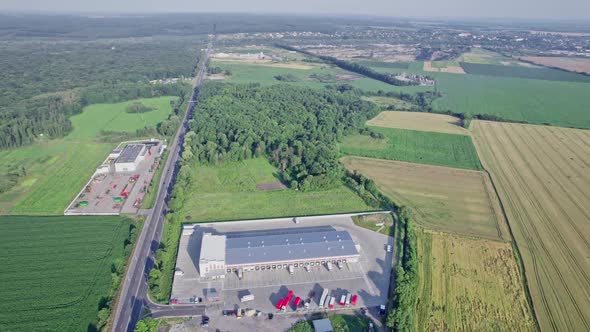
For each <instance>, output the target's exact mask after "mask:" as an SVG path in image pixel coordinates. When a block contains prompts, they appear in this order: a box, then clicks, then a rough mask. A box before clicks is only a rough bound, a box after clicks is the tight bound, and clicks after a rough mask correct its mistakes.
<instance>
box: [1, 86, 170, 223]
mask: <svg viewBox="0 0 590 332" xmlns="http://www.w3.org/2000/svg"><path fill="white" fill-rule="evenodd" d="M172 98H174V97H160V98H150V99H140V100H139V101H141V102H142V103H144V104H145V105H147V106H152V107H156V108H157V109H156V110H153V111H150V112H147V113H135V114H130V113H126V112H125V107H126V106H127V105H128V104H129V102H125V103H118V104H98V105H91V106H88V107H86V108H85V109H84V112H82V113H81V114H78V115H75V116H73V117H72V118H71V120H72V124H73V128H74V129H73V131H72V132H71V133H70V134H69V135H68V136H66V137H65V138H63V139H55V140H40V141H39V142H37V143H35V144H33V145H29V146H24V147H20V148H17V149H11V150H3V151H0V169H10V168H14V167H16V166H20V165H22V166H24V167H25V169H26V173H27V174H26V176H25V177H24V178H22V179H21V180H20V181H19V183H18V184H17V185H16V186H15V187H13V188H11V189H10V190H9V191H7V192H5V193H2V194H0V214H9V213H10V214H41V215H43V214H61V213H63V210H64V209H65V207H66V206H67V205H68V203H69V202H70V201H71V200H72V199H73V198H74V196H75V195H76V193H78V191H79V190H80V189H81V188H82V186H83V185H84V183H86V181H88V177H89V176H90V174H92V172H93V171H94V169H95V168H96V166H98V164H99V163H100V162H101V161H102V160H103V159H104V158H105V157H106V155H107V154H108V152H109V151H110V150H111V149H113V148H114V147H115V146H116V144H112V143H100V142H97V141H95V138H96V135H97V133H98V132H100V131H101V130H116V131H127V132H134V131H135V130H136V129H139V128H143V127H144V126H146V125H147V126H154V125H155V124H157V123H158V122H160V121H162V120H164V119H165V118H166V117H167V116H168V114H169V113H170V112H171V108H170V104H169V103H170V100H171V99H172Z"/></svg>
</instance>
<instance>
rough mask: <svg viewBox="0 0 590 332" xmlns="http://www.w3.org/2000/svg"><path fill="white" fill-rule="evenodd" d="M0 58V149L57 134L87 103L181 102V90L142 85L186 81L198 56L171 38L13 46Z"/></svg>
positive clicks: (183, 89) (5, 47) (17, 43)
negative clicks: (171, 99)
mask: <svg viewBox="0 0 590 332" xmlns="http://www.w3.org/2000/svg"><path fill="white" fill-rule="evenodd" d="M0 52H2V54H3V56H2V57H0V64H1V65H2V68H3V70H2V73H0V76H1V77H2V79H1V80H0V149H4V148H14V147H18V146H22V145H26V144H30V143H32V142H34V141H35V140H36V139H38V138H39V137H41V136H45V137H49V138H56V137H63V136H65V135H66V134H67V133H69V132H70V131H71V129H72V127H71V123H70V121H69V117H70V116H72V115H74V114H77V113H80V112H81V111H82V109H83V107H84V106H86V105H89V104H93V103H111V102H120V101H125V100H130V99H135V98H140V97H157V96H162V95H175V96H181V94H182V96H181V97H184V95H185V94H186V91H187V88H186V86H184V85H181V84H172V85H152V84H149V83H148V81H150V80H154V79H162V78H170V77H179V76H187V77H188V76H191V75H192V73H193V71H194V66H195V64H196V63H197V59H198V54H199V53H198V49H197V48H196V46H195V44H194V41H189V40H184V39H179V38H170V39H158V38H150V39H149V40H148V39H146V40H129V39H123V40H95V41H90V42H73V41H58V42H55V41H52V42H49V41H38V42H23V41H15V42H6V43H2V44H0ZM163 129H164V130H166V125H164V128H163Z"/></svg>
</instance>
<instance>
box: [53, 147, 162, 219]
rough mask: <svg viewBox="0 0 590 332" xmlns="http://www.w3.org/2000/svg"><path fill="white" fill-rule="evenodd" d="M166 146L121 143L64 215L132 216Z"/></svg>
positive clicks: (138, 206) (98, 168)
mask: <svg viewBox="0 0 590 332" xmlns="http://www.w3.org/2000/svg"><path fill="white" fill-rule="evenodd" d="M164 148H165V145H163V143H162V142H161V141H158V140H147V141H134V142H123V143H121V144H119V146H118V147H117V148H115V149H114V150H112V151H111V152H110V153H109V155H108V156H107V158H106V159H105V160H104V161H103V162H102V163H101V164H100V165H99V166H98V167H97V169H96V171H95V172H94V174H92V176H91V177H90V180H89V181H88V182H87V183H86V184H85V185H84V187H83V189H82V190H81V191H80V193H78V195H77V196H76V197H75V198H74V200H73V201H72V202H71V203H70V205H69V206H68V207H67V208H66V210H65V211H64V214H65V215H118V214H121V213H124V214H135V213H137V211H138V210H139V208H140V207H141V202H142V201H143V197H144V196H145V194H146V192H147V190H148V188H149V186H150V183H151V181H152V178H153V176H154V174H155V171H156V169H157V168H158V166H159V163H160V158H161V155H162V153H163V151H164Z"/></svg>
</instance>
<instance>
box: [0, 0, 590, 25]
mask: <svg viewBox="0 0 590 332" xmlns="http://www.w3.org/2000/svg"><path fill="white" fill-rule="evenodd" d="M0 11H5V12H6V11H11V12H13V11H19V12H21V11H37V12H68V13H72V12H84V13H95V12H100V13H146V12H149V13H161V12H175V13H178V12H248V13H290V14H333V15H340V14H353V15H378V16H394V17H441V18H444V17H456V18H479V17H486V18H523V19H583V20H590V0H289V1H284V0H283V1H281V0H209V1H204V0H0Z"/></svg>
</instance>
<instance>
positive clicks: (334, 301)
mask: <svg viewBox="0 0 590 332" xmlns="http://www.w3.org/2000/svg"><path fill="white" fill-rule="evenodd" d="M334 304H336V298H335V297H333V296H332V297H331V298H330V302H329V303H328V308H330V309H332V308H334Z"/></svg>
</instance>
